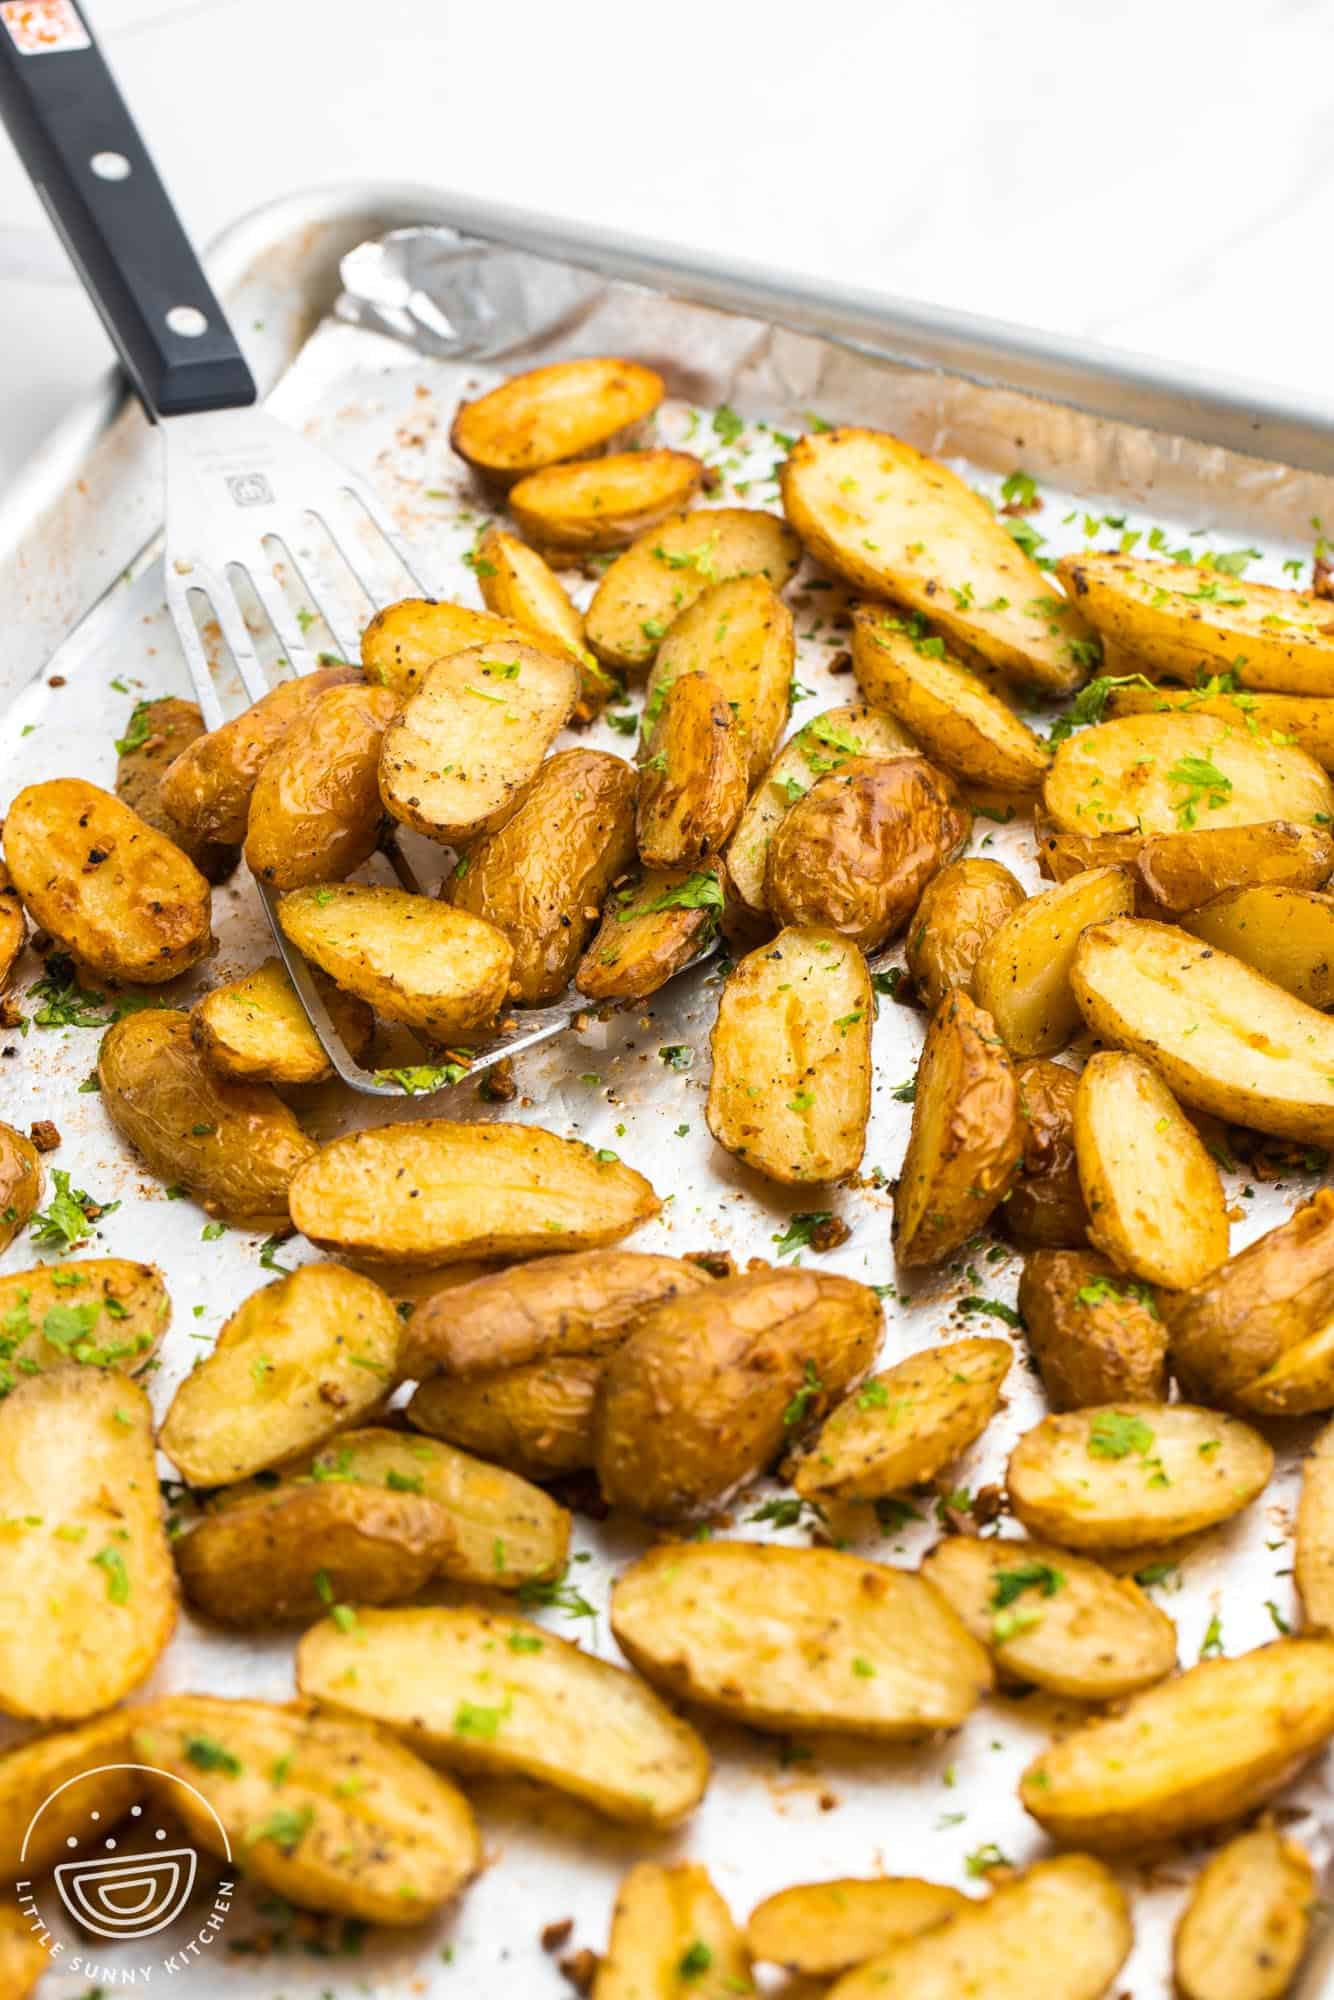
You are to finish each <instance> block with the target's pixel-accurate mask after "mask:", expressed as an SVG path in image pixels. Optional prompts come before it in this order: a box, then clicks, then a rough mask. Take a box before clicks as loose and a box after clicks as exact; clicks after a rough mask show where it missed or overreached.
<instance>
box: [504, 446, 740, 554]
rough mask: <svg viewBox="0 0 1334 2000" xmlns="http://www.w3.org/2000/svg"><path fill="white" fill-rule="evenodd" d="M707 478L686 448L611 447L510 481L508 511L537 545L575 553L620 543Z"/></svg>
mask: <svg viewBox="0 0 1334 2000" xmlns="http://www.w3.org/2000/svg"><path fill="white" fill-rule="evenodd" d="M703 479H704V466H703V462H702V461H701V460H700V459H698V458H695V457H694V456H693V455H692V453H690V452H688V451H665V450H662V449H656V450H650V451H622V452H612V453H610V454H609V455H608V456H606V457H604V458H593V459H585V460H584V461H583V462H582V463H579V464H575V465H552V466H548V467H546V468H545V469H544V470H542V471H541V472H530V473H529V474H528V475H527V477H526V478H524V479H521V480H520V481H519V483H518V485H517V486H513V487H511V489H510V494H509V510H510V512H511V514H513V516H514V518H515V520H516V521H517V522H518V524H519V526H520V527H521V528H522V530H523V532H524V534H525V535H527V536H528V538H529V540H530V541H532V542H535V543H536V544H537V546H538V547H539V548H543V549H550V550H552V551H553V552H559V553H560V554H562V555H564V556H567V557H578V556H582V555H587V554H590V553H592V552H593V551H595V550H600V549H623V548H624V547H625V545H626V543H627V542H632V541H633V540H634V539H635V536H636V535H642V534H643V533H644V532H645V531H646V530H647V529H649V528H653V527H656V526H657V524H658V522H659V521H665V520H666V519H667V516H668V515H669V514H675V513H678V512H679V511H680V509H681V508H682V507H687V506H689V504H690V502H691V501H692V500H693V499H694V497H695V495H696V493H698V491H699V489H700V486H701V484H702V483H703Z"/></svg>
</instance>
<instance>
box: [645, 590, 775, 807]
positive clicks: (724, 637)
mask: <svg viewBox="0 0 1334 2000" xmlns="http://www.w3.org/2000/svg"><path fill="white" fill-rule="evenodd" d="M795 657H796V647H795V641H794V639H793V635H792V613H791V612H790V611H789V610H788V608H787V606H786V605H785V604H784V603H783V601H782V599H781V598H780V597H779V596H777V594H776V593H775V591H774V590H773V588H772V587H771V586H770V585H769V584H768V583H767V582H766V581H765V579H764V578H763V577H762V576H737V577H732V578H730V579H729V581H728V582H726V583H717V584H715V585H714V586H713V588H712V589H711V590H706V591H705V592H704V595H703V596H702V597H697V598H696V599H695V602H694V603H693V604H691V605H689V606H688V607H687V609H686V610H684V611H683V612H682V613H681V615H680V617H679V618H677V619H675V620H674V621H673V623H672V624H671V625H670V626H669V627H668V630H667V635H666V637H665V638H664V639H663V642H662V644H661V645H660V646H659V648H658V657H657V659H656V660H655V661H654V663H653V670H652V672H651V673H650V674H649V677H648V683H647V686H646V687H645V690H644V742H645V748H646V749H647V748H648V741H649V738H650V737H651V735H652V733H653V725H654V723H655V722H656V721H657V719H658V716H659V715H660V713H661V712H662V705H663V703H664V702H665V701H666V699H667V691H668V689H669V688H670V687H671V685H672V683H673V681H676V680H679V679H680V678H681V675H682V674H694V673H702V674H707V675H708V676H709V678H710V680H712V681H714V682H715V683H716V684H717V686H718V687H719V688H720V689H721V691H722V695H723V699H724V700H725V701H726V702H727V704H728V706H729V707H730V708H731V710H732V713H733V714H734V715H735V717H736V719H737V722H738V723H739V724H740V726H741V731H742V734H743V736H744V738H745V742H746V752H747V773H748V780H749V783H750V784H751V785H754V784H755V783H757V782H758V780H759V778H760V777H761V776H762V774H763V772H764V770H765V767H766V766H767V765H768V764H769V763H770V762H771V760H772V758H773V755H774V752H775V750H776V749H777V748H778V739H779V737H780V736H781V735H782V733H783V730H784V729H785V728H786V726H787V718H788V710H789V708H790V707H791V702H792V666H793V661H794V659H795Z"/></svg>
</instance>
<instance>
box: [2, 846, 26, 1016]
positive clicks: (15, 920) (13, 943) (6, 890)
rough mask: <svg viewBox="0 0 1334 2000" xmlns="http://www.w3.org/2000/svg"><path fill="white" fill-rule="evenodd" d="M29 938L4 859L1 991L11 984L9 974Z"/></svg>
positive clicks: (19, 903) (21, 909)
mask: <svg viewBox="0 0 1334 2000" xmlns="http://www.w3.org/2000/svg"><path fill="white" fill-rule="evenodd" d="M27 939H28V926H27V923H26V921H25V920H24V916H23V905H22V903H21V902H20V901H19V892H18V890H17V889H16V888H15V887H14V883H13V879H12V878H11V876H10V873H9V870H8V869H7V868H6V867H5V864H4V862H3V861H0V993H3V992H4V990H5V987H6V986H7V985H8V984H9V975H10V973H11V972H12V971H13V970H14V967H15V966H16V965H17V964H18V961H19V957H20V954H21V953H22V950H23V947H24V945H25V944H26V943H27Z"/></svg>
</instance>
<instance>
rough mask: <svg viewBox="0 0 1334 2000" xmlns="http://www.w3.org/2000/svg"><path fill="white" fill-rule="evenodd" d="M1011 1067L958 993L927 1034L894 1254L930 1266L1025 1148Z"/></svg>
mask: <svg viewBox="0 0 1334 2000" xmlns="http://www.w3.org/2000/svg"><path fill="white" fill-rule="evenodd" d="M1023 1144H1024V1134H1023V1120H1022V1118H1021V1116H1020V1111H1019V1085H1018V1083H1017V1081H1016V1079H1015V1073H1014V1066H1013V1064H1012V1063H1011V1062H1010V1059H1009V1057H1008V1056H1007V1055H1006V1053H1005V1050H1004V1049H1003V1048H1002V1046H1001V1042H1000V1037H999V1036H998V1035H997V1033H996V1026H995V1023H994V1021H993V1020H992V1018H991V1016H990V1014H987V1013H984V1012H983V1010H982V1008H980V1007H977V1006H974V1004H973V1002H972V1001H971V1000H970V999H969V998H968V995H967V994H966V993H960V992H959V991H958V990H957V989H956V990H955V991H954V992H952V993H949V994H947V995H946V997H945V999H944V1000H943V1001H942V1002H941V1004H940V1006H939V1007H938V1008H937V1010H936V1013H935V1015H934V1016H933V1018H932V1022H931V1026H930V1027H929V1029H928V1030H927V1036H926V1046H925V1047H924V1049H923V1050H922V1060H921V1062H920V1064H919V1065H918V1070H917V1094H916V1097H915V1099H914V1101H913V1116H912V1130H911V1131H910V1133H909V1135H908V1150H907V1152H906V1153H905V1154H904V1156H903V1170H902V1172H901V1173H900V1175H899V1181H898V1186H897V1188H896V1189H895V1192H894V1252H895V1255H896V1256H897V1258H898V1260H899V1262H900V1263H901V1264H905V1265H914V1264H935V1263H939V1261H940V1259H941V1258H942V1257H947V1256H948V1255H949V1253H950V1251H951V1250H957V1249H958V1247H959V1245H960V1244H961V1243H965V1242H967V1240H968V1238H969V1237H970V1236H971V1235H973V1233H974V1232H975V1231H976V1230H978V1229H980V1228H981V1227H982V1225H983V1223H984V1222H985V1221H986V1220H987V1218H988V1216H990V1215H991V1214H992V1212H993V1211H994V1210H995V1208H996V1207H997V1205H998V1204H999V1203H1000V1202H1001V1200H1002V1199H1003V1198H1004V1196H1005V1193H1006V1191H1007V1189H1008V1188H1009V1186H1010V1183H1011V1181H1012V1180H1013V1178H1014V1172H1015V1168H1016V1167H1017V1166H1018V1164H1019V1159H1020V1156H1021V1154H1022V1152H1023Z"/></svg>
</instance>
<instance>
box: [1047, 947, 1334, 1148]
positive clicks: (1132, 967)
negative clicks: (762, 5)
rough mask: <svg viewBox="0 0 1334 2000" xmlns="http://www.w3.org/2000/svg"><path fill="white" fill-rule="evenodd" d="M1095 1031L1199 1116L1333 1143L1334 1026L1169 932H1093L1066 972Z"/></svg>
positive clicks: (1230, 961)
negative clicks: (1149, 1067)
mask: <svg viewBox="0 0 1334 2000" xmlns="http://www.w3.org/2000/svg"><path fill="white" fill-rule="evenodd" d="M1070 983H1071V985H1072V986H1073V988H1074V992H1075V998H1076V999H1077V1000H1078V1002H1079V1007H1080V1012H1081V1013H1082V1014H1083V1016H1084V1019H1085V1020H1086V1021H1087V1022H1088V1025H1089V1027H1090V1028H1092V1030H1093V1032H1094V1034H1095V1035H1098V1036H1099V1037H1100V1038H1101V1039H1102V1040H1103V1041H1104V1042H1109V1043H1111V1044H1112V1045H1113V1046H1114V1047H1117V1048H1123V1049H1129V1050H1131V1051H1132V1052H1133V1053H1134V1054H1135V1055H1139V1056H1143V1057H1144V1058H1145V1060H1146V1061H1148V1062H1151V1063H1152V1064H1153V1067H1154V1068H1155V1069H1156V1070H1157V1071H1158V1072H1159V1074H1160V1075H1161V1076H1162V1078H1163V1080H1164V1082H1165V1083H1166V1084H1167V1085H1168V1087H1169V1089H1170V1090H1171V1091H1172V1093H1173V1095H1174V1096H1175V1097H1177V1098H1179V1099H1180V1101H1181V1102H1182V1103H1183V1104H1188V1105H1191V1106H1193V1107H1194V1108H1195V1109H1196V1110H1198V1111H1212V1112H1214V1113H1215V1114H1216V1115H1217V1116H1218V1117H1220V1118H1226V1119H1228V1120H1229V1121H1230V1122H1231V1123H1233V1124H1236V1125H1250V1126H1253V1127H1255V1129H1256V1130H1258V1131H1261V1132H1273V1133H1276V1134H1277V1135H1278V1136H1279V1137H1281V1138H1288V1139H1297V1140H1300V1141H1302V1142H1303V1143H1306V1144H1310V1145H1317V1146H1329V1145H1334V1022H1331V1021H1330V1019H1329V1017H1328V1016H1327V1015H1325V1014H1321V1013H1318V1012H1317V1011H1316V1009H1315V1008H1313V1007H1307V1006H1305V1005H1303V1003H1302V1002H1301V1001H1300V1000H1295V999H1293V997H1292V995H1291V994H1289V993H1285V992H1283V991H1282V989H1281V988H1280V987H1278V986H1275V985H1274V984H1273V983H1272V982H1271V981H1270V980H1268V979H1265V978H1263V977H1262V976H1261V975H1260V974H1259V973H1258V972H1253V971H1252V970H1251V968H1250V966H1248V965H1243V964H1242V962H1241V960H1240V959H1237V958H1231V957H1229V956H1228V954H1227V953H1226V952H1223V951H1219V950H1218V949H1217V948H1216V947H1215V946H1213V945H1210V944H1206V943H1204V942H1203V941H1202V940H1197V939H1195V938H1192V937H1187V936H1185V935H1184V934H1183V933H1182V932H1181V931H1180V930H1178V929H1175V928H1173V927H1169V926H1168V925H1166V924H1154V923H1142V922H1138V921H1136V920H1134V919H1132V918H1123V919H1121V920H1119V921H1117V922H1115V923H1110V924H1097V925H1094V926H1093V927H1092V928H1091V929H1089V930H1086V931H1085V932H1084V934H1083V936H1082V937H1081V939H1080V941H1079V947H1078V950H1077V951H1076V953H1075V963H1074V968H1073V970H1072V972H1071V975H1070Z"/></svg>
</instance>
